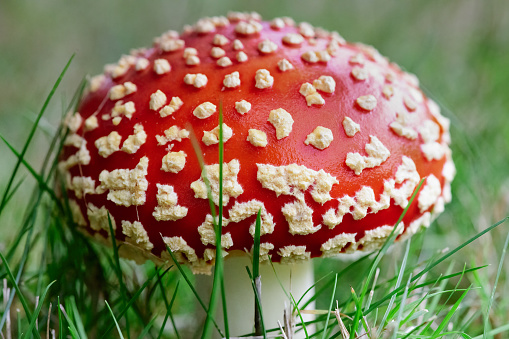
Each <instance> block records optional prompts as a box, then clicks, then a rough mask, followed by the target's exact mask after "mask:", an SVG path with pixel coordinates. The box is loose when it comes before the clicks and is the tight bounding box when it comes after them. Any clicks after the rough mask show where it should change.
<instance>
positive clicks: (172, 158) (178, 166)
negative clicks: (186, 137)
mask: <svg viewBox="0 0 509 339" xmlns="http://www.w3.org/2000/svg"><path fill="white" fill-rule="evenodd" d="M186 157H187V154H186V152H184V151H178V152H168V154H166V155H165V156H164V157H163V161H162V166H161V170H162V171H165V172H170V173H178V172H180V171H182V170H183V169H184V166H185V165H186Z"/></svg>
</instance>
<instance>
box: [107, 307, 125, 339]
mask: <svg viewBox="0 0 509 339" xmlns="http://www.w3.org/2000/svg"><path fill="white" fill-rule="evenodd" d="M104 303H105V304H106V306H107V307H108V310H109V311H110V313H111V317H112V318H113V321H114V322H115V326H116V327H117V331H118V335H119V336H120V338H121V339H124V336H123V334H122V330H121V329H120V326H119V325H118V322H117V319H116V318H115V314H113V311H112V310H111V307H110V305H109V304H108V302H107V301H106V300H105V301H104Z"/></svg>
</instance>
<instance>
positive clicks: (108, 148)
mask: <svg viewBox="0 0 509 339" xmlns="http://www.w3.org/2000/svg"><path fill="white" fill-rule="evenodd" d="M121 139H122V137H121V136H120V134H118V132H117V131H113V132H111V133H110V134H108V135H107V136H104V137H100V138H99V139H97V140H96V141H95V143H94V144H95V147H97V150H98V151H99V155H100V156H101V157H103V158H107V157H109V156H110V155H111V154H113V153H114V152H116V151H119V150H120V140H121Z"/></svg>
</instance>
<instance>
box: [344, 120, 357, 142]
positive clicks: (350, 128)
mask: <svg viewBox="0 0 509 339" xmlns="http://www.w3.org/2000/svg"><path fill="white" fill-rule="evenodd" d="M343 128H344V129H345V133H346V135H347V136H349V137H350V138H352V137H353V136H354V135H355V134H356V133H357V132H359V131H360V130H361V125H359V124H358V123H356V122H355V121H353V120H352V119H351V118H350V117H345V118H344V119H343Z"/></svg>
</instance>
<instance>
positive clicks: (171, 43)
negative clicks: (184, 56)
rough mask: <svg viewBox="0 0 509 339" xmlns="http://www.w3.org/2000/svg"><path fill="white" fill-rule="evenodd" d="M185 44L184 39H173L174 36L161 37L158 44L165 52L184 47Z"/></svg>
mask: <svg viewBox="0 0 509 339" xmlns="http://www.w3.org/2000/svg"><path fill="white" fill-rule="evenodd" d="M185 45H186V43H185V41H184V40H182V39H174V38H169V39H163V40H161V41H160V44H159V46H160V47H161V49H162V50H163V51H165V52H175V51H178V50H179V49H182V48H184V46H185Z"/></svg>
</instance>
